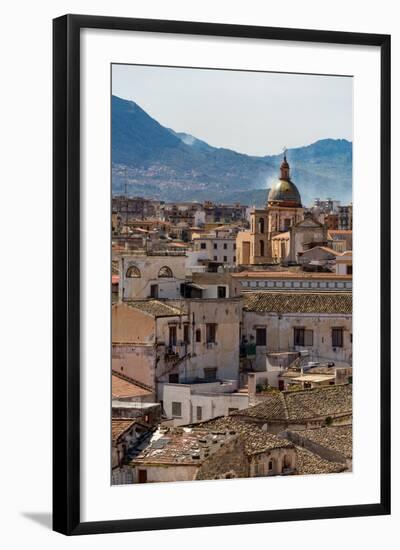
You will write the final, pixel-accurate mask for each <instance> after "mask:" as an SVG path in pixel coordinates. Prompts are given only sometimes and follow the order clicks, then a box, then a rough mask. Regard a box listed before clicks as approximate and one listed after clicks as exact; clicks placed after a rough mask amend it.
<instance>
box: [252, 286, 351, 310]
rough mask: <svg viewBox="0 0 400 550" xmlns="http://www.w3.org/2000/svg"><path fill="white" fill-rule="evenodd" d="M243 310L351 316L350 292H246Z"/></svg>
mask: <svg viewBox="0 0 400 550" xmlns="http://www.w3.org/2000/svg"><path fill="white" fill-rule="evenodd" d="M243 309H244V310H245V311H256V312H260V313H341V314H344V315H351V314H352V294H351V293H350V292H340V293H337V292H333V291H332V292H319V293H316V292H300V291H296V292H284V291H282V292H266V291H261V292H246V293H245V294H244V296H243Z"/></svg>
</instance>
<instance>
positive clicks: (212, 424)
mask: <svg viewBox="0 0 400 550" xmlns="http://www.w3.org/2000/svg"><path fill="white" fill-rule="evenodd" d="M192 426H193V428H194V429H199V428H200V429H206V430H211V431H212V432H213V433H217V432H218V433H219V432H228V433H233V432H235V433H238V434H239V435H240V436H241V437H242V438H243V440H244V445H245V451H246V454H247V455H254V454H258V453H262V452H265V451H268V450H271V449H281V448H286V447H293V444H292V443H291V442H290V441H289V440H287V439H283V438H281V437H278V436H276V435H274V434H272V433H269V432H265V431H263V430H262V429H261V428H259V427H258V426H256V425H255V424H249V423H248V422H243V421H242V420H241V419H240V418H239V417H238V418H235V417H233V416H220V417H217V418H213V419H211V420H207V421H205V422H201V423H199V424H193V425H192Z"/></svg>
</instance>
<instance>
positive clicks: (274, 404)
mask: <svg viewBox="0 0 400 550" xmlns="http://www.w3.org/2000/svg"><path fill="white" fill-rule="evenodd" d="M351 411H352V386H351V385H350V384H346V385H338V386H323V387H320V388H313V389H310V390H300V391H284V392H280V393H271V395H268V396H267V397H264V398H263V401H262V402H261V403H258V404H257V405H254V406H252V407H248V408H247V409H241V410H239V411H234V412H233V413H232V415H234V416H243V417H252V418H255V419H260V420H264V421H265V422H267V421H271V420H293V421H294V420H307V419H311V418H316V417H324V416H331V415H338V414H351Z"/></svg>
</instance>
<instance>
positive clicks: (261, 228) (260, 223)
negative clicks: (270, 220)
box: [258, 218, 264, 233]
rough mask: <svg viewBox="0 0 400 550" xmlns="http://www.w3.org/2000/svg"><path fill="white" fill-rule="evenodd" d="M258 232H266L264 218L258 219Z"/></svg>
mask: <svg viewBox="0 0 400 550" xmlns="http://www.w3.org/2000/svg"><path fill="white" fill-rule="evenodd" d="M258 232H259V233H264V218H260V219H259V220H258Z"/></svg>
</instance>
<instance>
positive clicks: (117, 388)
mask: <svg viewBox="0 0 400 550" xmlns="http://www.w3.org/2000/svg"><path fill="white" fill-rule="evenodd" d="M111 387H112V398H113V399H126V398H134V397H144V396H150V395H153V394H154V392H152V391H150V390H147V389H145V388H143V387H141V386H139V385H137V384H134V383H133V382H130V381H129V380H127V379H126V378H122V377H121V376H119V375H118V373H114V372H113V374H112V380H111Z"/></svg>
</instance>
